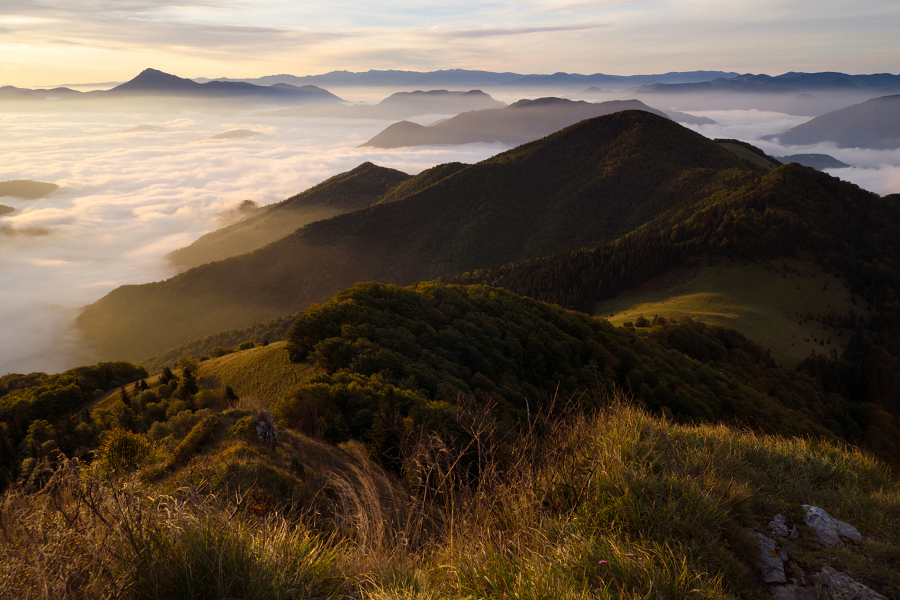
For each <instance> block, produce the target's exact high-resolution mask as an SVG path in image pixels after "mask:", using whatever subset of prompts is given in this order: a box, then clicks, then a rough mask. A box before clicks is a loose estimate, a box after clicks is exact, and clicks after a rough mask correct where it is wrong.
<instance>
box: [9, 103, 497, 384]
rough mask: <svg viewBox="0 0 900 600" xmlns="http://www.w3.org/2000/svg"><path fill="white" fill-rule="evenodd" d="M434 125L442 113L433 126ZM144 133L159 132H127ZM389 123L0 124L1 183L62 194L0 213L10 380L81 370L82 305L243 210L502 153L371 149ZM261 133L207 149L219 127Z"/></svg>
mask: <svg viewBox="0 0 900 600" xmlns="http://www.w3.org/2000/svg"><path fill="white" fill-rule="evenodd" d="M424 118H425V119H426V120H427V119H429V118H430V119H434V118H435V117H434V116H431V117H424ZM140 125H153V126H158V127H162V128H163V129H162V130H161V131H156V130H154V131H138V132H131V133H125V132H126V131H127V130H129V129H132V128H134V127H138V126H140ZM383 127H384V123H383V122H382V121H351V122H346V121H339V120H328V119H325V120H312V119H284V118H278V119H275V118H266V117H246V118H228V119H223V118H222V117H217V116H211V115H199V114H194V115H186V116H185V115H182V116H178V117H171V118H165V119H160V118H159V117H158V116H157V117H151V116H143V117H141V116H134V115H109V114H105V115H46V114H43V115H21V114H16V115H9V114H0V140H2V141H0V164H2V165H3V169H4V170H3V171H2V172H0V180H10V179H33V180H37V181H45V182H52V183H57V184H59V185H60V186H61V189H60V190H59V191H57V192H56V193H54V194H52V195H51V196H48V197H46V198H44V199H41V200H36V201H23V200H18V199H15V198H5V199H4V202H5V203H6V204H7V205H9V206H11V207H13V208H15V209H16V211H15V212H14V213H11V214H7V215H4V216H2V217H0V280H2V281H3V282H4V285H3V286H2V289H0V374H3V373H7V372H12V371H17V372H22V371H25V372H27V371H31V370H47V371H58V370H61V369H64V368H67V367H71V366H73V365H74V364H78V362H77V361H78V360H80V358H79V357H80V356H81V354H79V353H78V352H76V350H77V349H78V342H77V340H73V338H71V335H70V334H69V333H66V336H67V337H66V339H67V340H69V342H67V343H66V344H61V343H56V342H57V338H58V337H59V336H60V335H62V334H61V333H60V332H65V331H67V323H68V322H69V321H70V320H71V319H72V318H74V313H73V312H72V309H76V308H77V307H80V306H83V305H86V304H89V303H91V302H93V301H95V300H96V299H98V298H99V297H101V296H103V295H104V294H106V293H107V292H109V291H110V290H111V289H113V288H115V287H117V286H119V285H123V284H133V283H144V282H148V281H155V280H159V279H163V278H165V277H167V276H169V275H171V274H173V273H172V271H170V269H169V267H168V265H167V263H166V260H165V258H164V257H165V255H166V254H167V253H168V252H170V251H172V250H174V249H176V248H179V247H182V246H185V245H187V244H189V243H190V242H192V241H193V240H195V239H196V238H198V237H199V236H200V235H202V234H203V233H206V232H207V231H210V230H211V229H214V228H216V227H219V226H220V225H221V216H220V215H222V214H223V213H228V211H230V210H232V209H234V207H235V206H238V205H240V204H241V203H242V202H243V201H245V200H252V201H254V202H257V203H259V204H269V203H272V202H276V201H279V200H282V199H284V198H287V197H289V196H291V195H294V194H296V193H298V192H300V191H303V190H305V189H307V188H309V187H311V186H312V185H315V184H317V183H319V182H321V181H323V180H325V179H327V178H328V177H330V176H332V175H335V174H337V173H340V172H343V171H347V170H349V169H352V168H354V167H356V166H357V165H359V164H360V163H362V162H364V161H367V160H369V161H372V162H375V163H377V164H379V165H383V166H390V167H393V168H397V169H400V170H402V171H405V172H408V173H418V172H419V171H421V170H422V169H424V168H427V167H430V166H432V165H434V164H437V163H441V162H447V161H451V160H459V161H463V162H476V161H478V160H481V159H483V158H486V157H488V156H491V155H493V154H495V153H496V152H498V151H499V150H502V149H503V148H501V147H500V146H496V145H493V146H492V145H476V146H467V147H460V148H450V149H448V148H444V149H435V148H431V149H424V150H423V149H415V150H403V149H401V150H398V151H371V150H361V149H357V148H356V146H358V145H359V144H360V143H362V142H364V141H365V140H367V139H369V138H370V137H372V136H373V135H375V134H376V133H377V132H378V131H379V130H380V129H381V128H383ZM236 129H249V130H253V131H258V132H260V133H262V134H264V135H259V136H255V137H252V138H245V139H222V140H205V141H203V142H202V143H195V142H197V140H204V139H205V138H209V137H210V136H213V135H215V134H218V133H221V132H223V131H229V130H236Z"/></svg>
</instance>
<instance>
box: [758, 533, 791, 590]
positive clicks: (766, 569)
mask: <svg viewBox="0 0 900 600" xmlns="http://www.w3.org/2000/svg"><path fill="white" fill-rule="evenodd" d="M753 535H755V536H756V537H757V538H758V539H759V556H758V557H757V559H756V566H757V567H759V569H760V570H761V571H762V578H763V581H765V582H766V583H787V577H786V576H785V574H784V562H785V561H786V560H787V553H786V552H785V551H784V550H781V549H779V548H778V545H777V544H776V543H775V540H773V539H772V538H769V537H766V536H764V535H763V534H761V533H759V532H758V531H754V532H753Z"/></svg>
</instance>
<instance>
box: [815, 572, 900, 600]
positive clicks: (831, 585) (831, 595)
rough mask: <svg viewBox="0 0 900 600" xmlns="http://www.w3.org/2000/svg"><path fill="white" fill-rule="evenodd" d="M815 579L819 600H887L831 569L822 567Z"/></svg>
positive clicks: (844, 574)
mask: <svg viewBox="0 0 900 600" xmlns="http://www.w3.org/2000/svg"><path fill="white" fill-rule="evenodd" d="M815 578H816V588H817V592H818V597H819V598H820V599H821V600H887V598H885V597H884V596H882V595H881V594H879V593H878V592H876V591H875V590H872V589H870V588H868V587H866V586H864V585H863V584H861V583H859V582H858V581H856V580H855V579H853V578H852V577H850V576H849V575H847V574H846V573H842V572H840V571H836V570H835V569H832V568H831V567H822V570H821V571H819V572H818V573H817V574H816V577H815Z"/></svg>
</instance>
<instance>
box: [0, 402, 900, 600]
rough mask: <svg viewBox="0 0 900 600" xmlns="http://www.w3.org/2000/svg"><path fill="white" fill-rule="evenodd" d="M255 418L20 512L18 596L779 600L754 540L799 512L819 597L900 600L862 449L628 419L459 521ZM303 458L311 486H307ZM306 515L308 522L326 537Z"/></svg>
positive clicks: (452, 492) (520, 471) (801, 542)
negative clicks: (848, 527)
mask: <svg viewBox="0 0 900 600" xmlns="http://www.w3.org/2000/svg"><path fill="white" fill-rule="evenodd" d="M244 414H246V411H239V410H238V411H235V410H232V411H228V412H226V413H223V414H222V415H221V422H220V426H219V428H218V429H216V430H215V431H214V432H213V433H212V434H211V437H210V439H209V441H208V442H207V443H206V444H204V445H203V446H201V447H200V451H199V453H198V454H196V455H195V456H194V457H193V458H191V459H190V460H189V461H187V462H185V463H183V464H181V463H179V464H177V465H175V466H174V469H173V470H171V471H168V472H165V473H164V474H162V478H160V474H161V473H160V471H159V468H158V465H159V464H162V463H164V462H166V461H168V460H169V458H168V456H167V452H168V450H166V449H165V447H164V445H163V446H160V447H159V448H158V450H157V454H156V458H154V459H153V460H154V461H159V462H156V463H155V464H150V465H148V466H146V467H144V468H143V470H142V471H140V472H139V473H138V474H137V475H138V477H127V476H126V478H125V479H124V480H123V479H114V480H113V483H112V484H111V485H110V484H108V483H105V482H104V481H103V480H102V479H93V477H94V470H93V469H88V470H86V472H83V473H82V474H81V475H80V476H78V475H75V473H74V471H72V472H71V474H68V473H66V472H63V473H61V474H60V477H58V478H57V479H56V485H55V486H52V487H50V488H48V490H47V492H46V494H42V495H40V496H27V495H24V494H22V493H21V492H19V491H17V490H13V491H11V492H7V493H6V494H5V495H4V496H3V497H2V498H0V522H2V523H3V524H4V530H3V531H4V536H3V537H2V538H0V551H2V552H3V554H4V556H6V559H5V560H4V561H3V564H2V568H0V589H4V590H6V591H7V592H8V593H9V594H10V595H11V597H12V596H14V597H17V598H22V599H23V600H27V599H30V598H43V597H47V595H49V596H51V597H63V596H64V595H65V594H74V595H76V596H77V597H84V598H94V597H96V598H99V597H106V596H108V595H109V593H110V592H113V591H115V592H117V593H120V594H121V596H120V597H123V598H139V597H166V598H172V599H179V598H192V597H198V596H201V595H202V597H211V598H216V597H226V596H227V597H260V598H278V597H293V596H295V595H297V594H298V593H299V594H301V595H302V596H303V597H317V598H323V599H324V598H328V599H332V598H334V599H337V598H342V597H347V596H348V595H349V596H353V597H357V598H362V599H367V600H368V599H372V600H376V599H377V600H387V599H407V600H412V599H416V600H425V599H427V600H434V599H437V598H466V597H476V598H494V597H503V598H561V599H579V600H582V599H587V598H609V597H617V598H678V599H681V598H684V599H687V598H691V599H695V598H736V597H742V598H759V599H762V598H766V597H770V596H769V595H768V591H767V588H766V586H765V584H763V583H762V581H761V579H760V577H759V571H758V570H757V568H756V567H755V565H754V561H755V558H756V556H757V555H758V553H759V545H758V543H757V542H756V541H755V538H754V537H753V536H752V534H751V533H749V532H748V531H747V530H746V529H745V528H747V527H749V528H752V529H755V530H757V531H763V532H766V531H767V529H766V528H767V523H768V521H769V520H771V518H772V517H773V516H774V515H775V514H777V513H779V512H780V513H782V514H784V515H786V516H787V517H788V519H789V520H790V521H792V522H793V523H794V524H795V525H796V526H797V528H798V531H799V533H800V537H799V539H797V540H786V539H779V544H780V545H781V546H782V547H783V548H784V549H785V551H786V552H787V553H788V554H789V556H790V558H791V559H792V560H793V561H794V562H795V564H796V568H798V569H800V570H801V571H802V572H803V574H805V575H806V577H810V576H811V575H813V574H815V573H816V572H818V570H819V569H820V568H821V567H822V566H823V565H829V566H832V567H834V568H836V569H838V570H840V571H844V572H847V573H849V574H850V575H851V576H852V577H854V578H856V579H857V580H859V581H861V582H864V583H865V584H866V585H868V586H869V587H871V588H873V589H875V590H876V591H878V592H880V593H882V594H884V595H886V596H888V597H891V596H894V597H896V594H897V593H898V591H900V481H898V479H897V478H896V476H895V475H892V474H891V473H890V471H889V470H888V469H887V468H886V467H885V466H884V465H882V464H880V463H878V462H877V461H875V460H873V459H872V458H870V457H868V456H866V455H864V454H861V453H859V452H857V451H855V450H852V449H841V448H836V447H833V446H828V445H825V444H822V443H820V442H817V441H813V440H786V439H783V438H778V437H768V436H759V435H755V434H751V433H746V432H740V431H736V430H733V429H728V428H726V427H721V426H719V427H717V426H709V425H702V426H679V425H673V424H671V423H668V422H666V421H664V420H661V419H658V418H654V417H650V416H648V415H647V414H645V413H642V412H641V411H639V410H636V409H634V408H631V407H628V406H623V405H616V404H613V405H612V406H611V407H610V408H609V409H608V410H606V411H604V412H602V413H600V414H598V415H596V416H595V417H592V418H587V419H580V418H575V419H570V420H569V421H568V422H567V423H566V424H564V425H563V424H559V425H557V426H555V427H551V428H550V432H549V433H548V437H546V438H544V439H530V440H529V439H526V440H524V443H525V444H526V446H525V447H528V444H533V445H532V446H530V447H532V448H533V449H534V450H535V451H536V453H534V454H531V453H525V454H524V455H525V456H531V457H532V458H531V459H526V460H524V461H521V462H518V463H517V464H515V465H511V464H506V463H504V453H503V452H502V448H499V447H497V446H495V445H494V444H493V443H492V442H490V441H487V442H486V443H485V446H484V448H485V449H484V453H483V456H482V458H483V460H484V462H483V464H484V465H485V474H484V476H483V477H482V479H481V481H480V483H478V484H477V485H473V484H472V483H466V482H465V480H462V479H458V478H457V476H458V475H460V474H461V473H460V470H459V468H458V466H457V467H454V468H451V469H450V471H447V472H448V473H449V475H450V476H449V477H448V479H446V480H444V481H440V480H435V482H434V484H435V485H436V486H437V487H438V489H437V490H435V491H436V492H438V493H441V494H443V496H442V498H443V501H442V502H440V503H433V502H429V496H428V495H427V494H422V490H423V488H422V487H418V488H417V487H416V486H415V485H410V486H409V487H408V488H406V489H404V488H403V486H402V485H401V484H400V482H398V481H396V480H395V479H393V478H392V477H390V476H389V475H387V474H385V473H384V472H383V471H382V470H381V469H379V468H378V467H377V466H376V465H374V464H372V463H371V461H370V460H369V459H368V458H367V457H366V456H365V454H364V452H363V451H362V449H361V448H359V447H358V446H356V445H353V444H350V445H345V446H342V447H340V448H337V447H333V446H327V445H324V444H321V443H320V442H316V441H314V440H310V439H308V438H305V437H304V436H301V435H299V434H296V433H295V432H292V431H285V432H284V433H283V434H280V435H283V440H284V443H283V444H282V445H280V446H279V448H278V449H277V450H276V451H275V452H274V453H273V452H271V451H269V450H267V449H265V448H264V447H263V446H262V445H260V444H259V443H258V442H257V441H254V440H253V439H252V437H247V436H245V435H242V434H241V433H240V427H238V428H237V430H236V429H235V424H236V423H238V422H240V419H242V418H244V417H243V416H242V415H244ZM236 419H237V421H236ZM486 439H488V440H489V439H490V438H489V437H488V438H486ZM429 448H430V447H429V446H421V450H422V451H423V453H422V454H421V455H419V457H418V460H417V461H415V462H412V463H411V464H410V468H409V470H408V472H407V473H406V480H407V481H408V482H413V483H414V482H416V481H423V480H422V479H420V478H422V477H424V476H426V475H427V473H428V472H433V471H434V470H439V469H444V470H446V469H447V464H446V463H444V462H440V461H434V460H432V459H431V458H429V454H428V451H429ZM498 450H500V451H499V452H498ZM435 456H437V455H435ZM292 459H298V462H304V461H305V464H307V465H309V466H308V467H307V472H306V474H305V475H304V476H302V477H298V476H297V475H296V474H295V472H296V466H294V467H292V465H295V463H294V462H293V461H292ZM301 459H302V460H301ZM504 465H505V466H504ZM598 467H599V468H598ZM292 469H293V471H292ZM454 469H455V470H454ZM329 471H330V472H332V474H329ZM438 472H442V471H438ZM96 474H97V475H101V473H99V472H98V473H96ZM153 480H155V482H153ZM123 483H124V484H125V485H122V484H123ZM83 490H89V491H90V494H86V493H84V492H83ZM579 490H580V491H579ZM210 491H219V492H222V493H217V494H215V495H207V494H206V493H207V492H210ZM576 491H578V492H577V493H576ZM269 494H274V496H273V501H270V500H269V499H268V497H267V495H269ZM45 495H50V496H52V497H53V499H54V502H48V501H47V500H46V498H45V497H44V496H45ZM291 502H298V503H300V504H299V505H296V504H295V505H294V510H296V508H301V507H307V508H309V511H308V512H306V513H305V514H306V516H305V517H301V516H300V515H301V513H298V512H294V510H292V509H291V506H292V504H291ZM804 503H809V504H814V505H817V506H821V507H823V508H825V509H826V510H827V511H828V512H829V513H830V514H831V515H833V516H834V517H836V518H838V519H841V520H843V521H846V522H849V523H850V524H852V525H854V526H855V527H856V528H857V529H859V530H860V532H861V533H862V534H863V540H862V541H861V542H858V543H851V544H848V545H847V546H844V547H839V548H831V549H825V548H822V547H820V546H818V545H817V544H815V542H814V541H813V540H812V535H811V532H810V531H809V529H808V528H806V527H805V526H804V525H803V524H802V514H803V513H802V509H801V508H800V504H804ZM123 507H124V508H123ZM59 510H65V511H66V515H68V519H70V520H69V521H68V522H67V520H66V519H63V518H60V513H59V512H58V511H59ZM144 554H147V555H149V556H152V557H153V560H152V561H142V560H140V557H141V556H142V555H144ZM47 556H53V557H55V558H56V559H55V560H46V557H47ZM794 573H795V574H796V571H795V572H794ZM225 590H227V592H225Z"/></svg>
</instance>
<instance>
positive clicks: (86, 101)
mask: <svg viewBox="0 0 900 600" xmlns="http://www.w3.org/2000/svg"><path fill="white" fill-rule="evenodd" d="M339 101H341V99H340V98H338V97H337V96H335V95H334V94H332V93H331V92H329V91H327V90H324V89H322V88H319V87H316V86H313V85H304V86H295V85H290V84H287V83H278V84H275V85H271V86H259V85H254V84H251V83H243V82H227V81H213V82H208V83H197V82H196V81H193V80H190V79H184V78H182V77H177V76H175V75H170V74H168V73H163V72H162V71H158V70H156V69H145V70H144V71H142V72H141V73H140V74H139V75H138V76H137V77H135V78H134V79H132V80H130V81H127V82H125V83H123V84H121V85H118V86H116V87H114V88H112V89H110V90H95V91H90V92H79V91H76V90H72V89H69V88H55V89H51V90H30V89H23V88H14V87H11V86H6V87H2V88H0V109H5V110H16V109H28V110H34V109H39V110H109V109H111V108H115V109H117V110H123V109H124V110H151V111H153V110H161V109H188V108H198V107H199V108H204V107H208V108H210V109H213V110H215V109H219V110H221V109H222V108H225V107H227V106H229V105H231V106H233V105H237V104H241V103H243V104H246V103H265V104H289V105H302V104H317V103H326V102H339Z"/></svg>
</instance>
